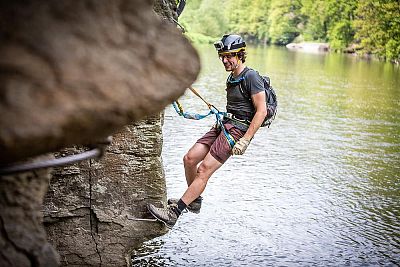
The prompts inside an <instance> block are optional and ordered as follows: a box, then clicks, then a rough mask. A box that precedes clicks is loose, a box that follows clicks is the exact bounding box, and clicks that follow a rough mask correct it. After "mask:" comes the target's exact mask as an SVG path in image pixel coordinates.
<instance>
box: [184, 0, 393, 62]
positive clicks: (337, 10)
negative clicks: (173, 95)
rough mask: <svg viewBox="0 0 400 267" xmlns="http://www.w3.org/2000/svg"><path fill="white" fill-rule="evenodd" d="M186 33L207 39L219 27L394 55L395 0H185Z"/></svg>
mask: <svg viewBox="0 0 400 267" xmlns="http://www.w3.org/2000/svg"><path fill="white" fill-rule="evenodd" d="M186 1H187V4H186V9H185V11H184V12H183V14H182V16H181V17H180V22H181V24H182V25H183V26H184V27H185V28H186V30H187V36H188V38H190V39H191V40H192V41H194V42H200V43H204V42H207V43H210V42H214V41H215V40H217V39H218V38H220V37H221V36H222V35H223V34H225V33H230V32H234V33H238V34H241V35H243V36H244V37H245V38H246V40H247V41H248V42H254V43H263V44H275V45H286V44H288V43H291V42H301V41H306V42H327V43H329V44H330V46H331V48H332V49H334V50H336V51H347V52H358V53H362V54H374V55H376V56H378V57H380V58H382V59H387V60H391V61H396V62H399V61H400V1H398V0H358V1H356V0H252V1H248V0H220V1H213V0H186Z"/></svg>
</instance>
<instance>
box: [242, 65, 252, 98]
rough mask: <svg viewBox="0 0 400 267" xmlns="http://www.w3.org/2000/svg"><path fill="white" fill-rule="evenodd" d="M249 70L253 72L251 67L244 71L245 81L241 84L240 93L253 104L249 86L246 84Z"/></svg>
mask: <svg viewBox="0 0 400 267" xmlns="http://www.w3.org/2000/svg"><path fill="white" fill-rule="evenodd" d="M249 70H251V69H250V68H249V67H247V69H245V70H244V72H243V76H242V77H243V80H242V82H241V83H240V84H239V91H240V93H241V94H242V96H243V97H244V98H245V99H247V100H249V101H250V102H253V101H252V100H251V96H250V89H249V88H248V87H247V84H246V74H247V72H248V71H249Z"/></svg>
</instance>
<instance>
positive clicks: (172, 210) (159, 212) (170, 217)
mask: <svg viewBox="0 0 400 267" xmlns="http://www.w3.org/2000/svg"><path fill="white" fill-rule="evenodd" d="M147 209H148V210H149V212H150V213H151V214H152V215H153V216H154V218H156V219H157V220H159V221H160V222H162V223H164V224H165V226H167V228H168V229H171V228H172V227H173V226H174V225H175V223H176V221H177V220H178V217H179V211H178V205H176V204H171V205H168V206H167V207H166V208H157V207H156V206H154V205H153V204H147Z"/></svg>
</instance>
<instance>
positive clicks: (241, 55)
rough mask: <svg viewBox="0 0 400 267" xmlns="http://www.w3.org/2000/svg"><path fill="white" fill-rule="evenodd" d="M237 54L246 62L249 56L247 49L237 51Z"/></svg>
mask: <svg viewBox="0 0 400 267" xmlns="http://www.w3.org/2000/svg"><path fill="white" fill-rule="evenodd" d="M237 55H238V58H239V59H240V60H241V61H242V62H243V63H245V62H246V56H247V53H246V50H244V49H242V50H240V51H239V52H237Z"/></svg>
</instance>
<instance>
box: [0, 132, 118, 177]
mask: <svg viewBox="0 0 400 267" xmlns="http://www.w3.org/2000/svg"><path fill="white" fill-rule="evenodd" d="M111 141H112V137H111V136H109V137H107V139H106V140H105V141H104V142H100V143H97V144H95V145H93V146H92V147H91V148H92V149H90V150H87V151H84V152H82V153H79V154H75V155H70V156H66V157H60V158H56V159H51V160H44V161H37V162H30V163H21V164H12V165H6V166H4V167H0V176H3V175H11V174H16V173H20V172H27V171H34V170H38V169H43V168H51V167H60V166H66V165H71V164H73V163H77V162H80V161H83V160H87V159H93V158H101V157H102V156H103V155H104V153H105V150H106V147H107V146H108V145H110V144H111Z"/></svg>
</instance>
